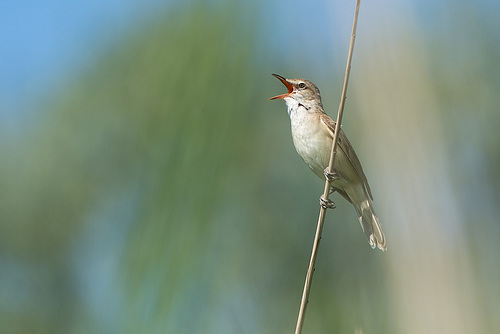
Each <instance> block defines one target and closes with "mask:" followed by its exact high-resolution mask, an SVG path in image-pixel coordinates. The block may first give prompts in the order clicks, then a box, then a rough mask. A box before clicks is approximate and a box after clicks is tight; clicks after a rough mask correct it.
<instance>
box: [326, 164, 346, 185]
mask: <svg viewBox="0 0 500 334" xmlns="http://www.w3.org/2000/svg"><path fill="white" fill-rule="evenodd" d="M323 175H324V176H325V178H326V179H327V180H328V182H333V181H337V180H340V179H341V178H342V175H340V173H337V172H335V171H334V172H333V173H330V172H329V171H328V167H327V168H325V170H324V171H323Z"/></svg>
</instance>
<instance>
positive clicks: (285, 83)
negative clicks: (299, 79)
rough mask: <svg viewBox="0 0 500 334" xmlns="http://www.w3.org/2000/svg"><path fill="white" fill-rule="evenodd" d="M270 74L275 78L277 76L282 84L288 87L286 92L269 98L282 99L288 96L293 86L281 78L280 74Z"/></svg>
mask: <svg viewBox="0 0 500 334" xmlns="http://www.w3.org/2000/svg"><path fill="white" fill-rule="evenodd" d="M272 75H273V76H275V77H276V78H278V79H279V80H280V81H281V82H282V83H283V85H285V86H286V89H288V93H286V94H281V95H277V96H274V97H271V98H270V99H269V100H276V99H284V98H285V97H288V96H290V94H292V93H293V86H292V85H291V84H290V83H289V82H288V81H287V80H286V79H285V78H283V77H282V76H281V75H278V74H274V73H273V74H272Z"/></svg>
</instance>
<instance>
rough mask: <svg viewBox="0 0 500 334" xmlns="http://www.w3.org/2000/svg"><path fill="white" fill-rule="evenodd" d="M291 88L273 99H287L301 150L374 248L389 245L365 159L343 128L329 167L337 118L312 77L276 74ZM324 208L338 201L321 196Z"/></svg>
mask: <svg viewBox="0 0 500 334" xmlns="http://www.w3.org/2000/svg"><path fill="white" fill-rule="evenodd" d="M272 75H273V76H274V77H276V78H277V79H279V80H280V81H281V82H282V83H283V84H284V85H285V86H286V88H287V90H288V92H287V93H285V94H281V95H277V96H274V97H271V98H270V100H277V99H281V100H284V101H285V103H286V106H287V112H288V115H289V116H290V123H291V130H292V139H293V144H294V146H295V149H296V150H297V153H298V154H299V155H300V156H301V158H302V160H304V162H305V163H306V164H307V165H308V166H309V168H310V169H311V170H312V171H313V172H314V174H316V175H317V176H318V177H319V178H321V179H323V180H325V179H328V181H329V182H330V187H331V188H330V193H334V192H338V193H339V194H340V195H342V197H344V198H345V199H346V200H347V201H348V202H350V203H351V204H352V205H353V206H354V209H355V210H356V213H357V215H358V218H359V222H360V224H361V228H362V229H363V231H364V233H365V235H366V237H367V239H368V242H369V244H370V246H371V247H372V248H375V247H378V248H379V249H381V250H382V251H385V250H386V249H387V244H386V239H385V235H384V232H383V231H382V227H381V225H380V223H379V220H378V218H377V215H376V214H375V211H374V209H373V204H372V201H373V195H372V192H371V190H370V186H369V185H368V180H367V178H366V175H365V173H364V172H363V168H362V167H361V162H360V161H359V158H358V156H357V155H356V152H354V148H353V147H352V145H351V143H350V142H349V140H348V139H347V136H346V134H345V133H344V131H343V130H342V129H340V133H339V136H338V142H337V145H338V146H337V150H336V156H335V161H334V165H333V170H332V171H329V170H328V165H329V161H330V153H331V149H332V143H333V137H334V133H335V125H336V122H335V121H334V120H333V119H331V118H330V117H329V116H328V115H327V114H326V112H325V111H324V109H323V103H322V101H321V94H320V91H319V89H318V87H316V85H315V84H313V83H312V82H311V81H309V80H306V79H287V78H285V77H283V76H281V75H278V74H274V73H273V74H272ZM320 204H321V206H323V207H324V208H334V207H335V203H333V202H332V201H330V200H325V199H324V198H323V196H322V197H321V198H320Z"/></svg>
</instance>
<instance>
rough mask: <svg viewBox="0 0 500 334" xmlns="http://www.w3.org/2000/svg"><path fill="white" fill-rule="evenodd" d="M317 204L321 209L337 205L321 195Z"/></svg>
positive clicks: (332, 207) (333, 207)
mask: <svg viewBox="0 0 500 334" xmlns="http://www.w3.org/2000/svg"><path fill="white" fill-rule="evenodd" d="M319 205H321V207H322V208H323V209H335V208H336V207H337V206H336V205H335V203H334V202H333V201H332V200H331V199H326V198H325V197H324V196H323V195H321V197H320V198H319Z"/></svg>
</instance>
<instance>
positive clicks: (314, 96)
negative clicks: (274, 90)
mask: <svg viewBox="0 0 500 334" xmlns="http://www.w3.org/2000/svg"><path fill="white" fill-rule="evenodd" d="M272 75H273V76H275V77H276V78H278V79H279V80H280V81H281V82H282V83H283V84H284V85H285V86H286V88H287V89H288V92H287V93H286V94H281V95H277V96H274V97H271V98H270V99H269V100H276V99H283V100H285V102H286V104H287V105H290V104H301V105H303V106H304V107H306V109H308V108H310V107H314V106H316V105H319V106H320V107H321V108H322V107H323V105H322V103H321V95H320V93H319V89H318V87H316V85H315V84H313V83H312V82H311V81H309V80H305V79H286V78H284V77H282V76H281V75H278V74H274V73H273V74H272Z"/></svg>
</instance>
